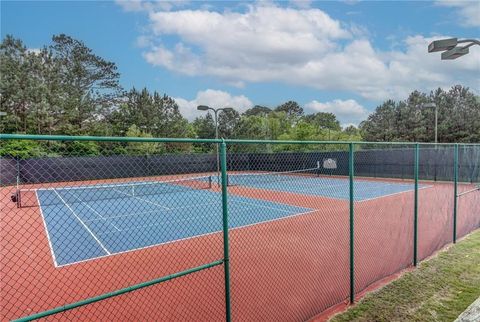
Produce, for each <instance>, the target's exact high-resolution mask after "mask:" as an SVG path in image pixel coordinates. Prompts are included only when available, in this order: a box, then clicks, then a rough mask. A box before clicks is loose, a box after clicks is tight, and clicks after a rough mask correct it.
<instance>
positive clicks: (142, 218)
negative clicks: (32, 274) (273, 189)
mask: <svg viewBox="0 0 480 322" xmlns="http://www.w3.org/2000/svg"><path fill="white" fill-rule="evenodd" d="M210 182H211V180H210V178H209V177H198V178H194V179H183V180H172V181H166V182H144V183H140V182H136V183H129V184H109V185H92V186H80V187H78V186H77V187H63V188H51V189H39V190H36V194H37V197H38V203H39V205H40V207H41V213H42V216H43V219H44V224H45V228H46V231H47V234H48V238H49V241H50V247H51V251H52V256H53V259H54V262H55V265H56V266H64V265H68V264H73V263H76V262H80V261H85V260H90V259H95V258H100V257H105V256H109V255H114V254H119V253H124V252H128V251H133V250H138V249H142V248H146V247H150V246H154V245H160V244H165V243H171V242H175V241H179V240H183V239H187V238H194V237H199V236H204V235H208V234H213V233H216V232H220V231H221V229H222V199H221V194H220V193H219V192H216V191H212V190H209V188H210V186H209V184H210ZM26 193H27V192H23V194H26ZM229 211H230V212H231V214H232V215H231V219H230V227H231V228H238V227H244V226H249V225H253V224H258V223H262V222H267V221H271V220H278V219H282V218H285V217H289V216H292V215H301V214H305V213H308V212H310V211H311V209H308V208H301V207H294V206H290V205H286V204H281V203H275V202H269V201H264V200H258V199H252V198H246V197H241V196H230V198H229Z"/></svg>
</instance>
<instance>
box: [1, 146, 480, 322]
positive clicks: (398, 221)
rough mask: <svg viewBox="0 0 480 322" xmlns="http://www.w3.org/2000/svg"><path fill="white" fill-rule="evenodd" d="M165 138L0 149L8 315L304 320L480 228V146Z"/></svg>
mask: <svg viewBox="0 0 480 322" xmlns="http://www.w3.org/2000/svg"><path fill="white" fill-rule="evenodd" d="M160 141H161V140H160ZM167 141H168V140H165V141H164V142H145V141H141V140H140V141H138V142H131V141H130V142H128V141H124V142H103V141H98V142H97V141H70V140H63V141H62V140H54V141H53V140H50V141H49V140H46V139H38V140H35V141H25V142H29V145H30V146H37V147H38V149H39V151H37V153H36V154H35V155H26V154H25V153H24V152H25V151H23V150H22V149H21V147H22V144H18V146H19V149H18V150H16V151H15V150H13V151H12V150H9V151H10V152H8V153H3V155H2V156H1V157H0V170H1V171H0V183H1V189H0V191H1V193H0V198H1V201H2V216H1V218H0V220H1V249H2V256H1V258H0V264H1V268H0V269H1V275H2V288H1V296H0V297H1V306H2V320H3V319H4V320H12V319H17V318H21V317H28V316H32V315H33V314H36V313H41V312H44V311H46V310H52V309H56V308H59V307H60V308H61V307H62V306H65V305H69V304H72V303H77V302H79V301H80V302H81V301H88V300H89V299H91V298H94V297H99V296H103V295H105V294H107V295H109V294H110V295H109V296H106V297H105V298H104V299H102V300H101V301H97V302H94V303H91V304H87V305H80V306H78V307H77V308H74V309H71V310H65V311H62V310H61V309H60V310H59V311H60V312H59V313H56V314H53V315H50V316H48V317H47V318H46V319H47V320H76V319H81V320H157V321H187V320H202V321H205V320H208V321H222V320H225V319H226V318H227V314H226V312H228V307H229V306H228V296H227V295H228V294H230V298H231V317H232V320H234V321H237V320H238V321H270V320H275V321H304V320H308V319H311V318H312V317H314V316H315V315H317V314H320V313H322V312H323V311H324V310H326V309H328V308H329V307H331V306H333V305H336V304H339V303H342V302H346V301H348V300H349V297H350V296H353V295H355V294H359V293H361V292H362V291H363V290H365V289H368V288H369V286H371V285H372V284H374V283H375V282H377V281H380V280H382V279H383V278H386V277H388V276H391V275H392V274H394V273H396V272H399V271H401V270H402V269H404V268H406V267H408V266H410V265H412V263H413V261H414V252H415V249H416V250H417V251H418V258H419V259H424V258H426V257H428V256H430V255H431V254H433V253H434V252H435V251H437V250H438V249H440V248H442V247H443V246H444V245H446V244H448V243H450V242H452V240H453V238H454V218H456V224H457V226H456V237H458V238H460V237H462V236H464V235H466V234H468V233H469V232H471V231H472V230H474V229H477V228H479V227H480V190H478V189H479V186H478V184H479V182H480V145H474V144H472V145H457V146H458V163H457V161H456V160H455V151H456V150H455V145H453V144H452V145H446V144H442V145H433V144H432V145H428V144H420V145H415V144H399V143H391V144H385V143H378V144H373V143H355V144H349V143H338V144H331V143H322V142H315V143H301V142H296V143H294V142H273V141H271V142H266V143H258V142H239V141H234V140H232V141H227V144H226V148H227V151H226V164H224V165H225V166H226V168H227V172H219V171H218V169H220V168H221V167H220V166H219V164H217V162H219V161H218V160H222V158H219V157H217V155H216V154H215V151H216V147H215V145H216V144H215V143H214V142H212V141H209V142H206V143H204V142H202V141H199V140H191V141H190V142H167ZM4 142H5V141H1V142H0V144H3V143H4ZM85 142H88V143H85ZM217 142H219V141H217ZM30 143H31V144H30ZM92 145H95V149H93V150H92V148H91V146H92ZM86 146H88V147H89V149H86V148H85V147H86ZM417 147H418V150H416V149H417ZM350 148H353V150H352V154H353V160H351V159H350V150H349V149H350ZM220 150H221V151H222V149H220ZM4 151H5V150H4ZM92 151H93V152H92ZM416 151H418V159H419V163H418V164H416V161H415V155H416ZM351 161H353V164H352V163H351ZM455 164H457V170H458V172H457V174H455ZM351 165H352V166H353V173H351V170H350V166H351ZM417 166H418V168H417V169H418V179H419V180H418V190H417V191H415V173H416V172H415V169H416V167H417ZM222 177H223V178H224V179H225V182H227V185H226V191H227V193H226V194H224V195H223V196H222V186H221V182H222V181H221V179H222ZM351 179H353V180H352V181H351ZM455 180H456V181H458V184H457V185H455ZM351 188H352V191H353V194H351V193H350V191H351ZM455 191H456V193H457V196H455ZM416 194H417V195H418V199H417V201H418V207H417V208H416V204H417V203H416V202H415V195H416ZM222 197H226V198H227V203H226V204H223V203H222ZM455 200H456V203H455ZM455 204H456V208H455ZM224 205H225V207H226V208H223V206H224ZM351 205H352V207H351ZM415 209H417V210H418V211H417V212H415ZM225 210H226V211H227V212H228V216H227V217H226V215H227V212H226V211H225ZM415 214H416V215H417V218H418V221H417V226H415ZM351 216H353V217H351ZM455 216H456V217H455ZM225 218H228V236H229V238H228V239H225V238H224V234H223V232H224V231H223V227H224V226H223V225H224V221H223V220H224V219H225ZM351 219H353V226H351V221H350V220H351ZM415 227H417V230H416V231H417V232H418V239H417V243H415ZM351 229H353V239H351V235H350V233H351ZM225 232H227V231H225ZM416 245H417V248H415V246H416ZM226 246H230V252H228V251H227V249H228V247H226ZM351 255H353V262H352V261H351V259H352V258H351V257H350V256H351ZM225 263H230V268H228V265H226V264H225ZM352 270H353V271H352ZM228 273H229V277H230V283H227V282H226V277H227V275H228ZM351 273H353V275H350V274H351ZM350 276H351V277H352V279H350ZM160 280H161V281H160ZM152 281H156V282H155V283H152ZM157 281H158V282H157ZM352 281H353V283H354V284H353V289H352V288H351V286H352V285H351V282H352ZM147 284H148V285H147ZM139 285H143V286H141V287H142V288H139V287H138V289H137V288H136V287H137V286H139ZM133 288H135V289H133ZM119 290H123V291H125V290H126V291H125V292H122V294H119V295H115V296H113V295H112V294H111V293H112V292H117V291H119ZM352 291H353V293H351V292H352ZM84 304H85V303H84Z"/></svg>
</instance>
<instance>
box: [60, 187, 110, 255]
mask: <svg viewBox="0 0 480 322" xmlns="http://www.w3.org/2000/svg"><path fill="white" fill-rule="evenodd" d="M55 193H56V194H57V196H58V197H59V198H60V200H62V202H63V203H64V204H65V206H67V208H68V209H69V210H70V211H71V212H72V214H73V215H74V216H75V218H77V220H78V221H80V223H81V224H82V225H83V227H85V229H86V230H87V232H89V233H90V235H92V237H93V238H94V239H95V241H96V242H97V243H98V244H99V245H100V247H102V249H103V250H104V251H105V252H106V253H107V254H109V255H110V254H111V253H110V251H109V250H108V249H107V247H105V245H103V243H102V242H101V241H100V240H99V239H98V238H97V236H95V234H94V233H93V232H92V230H91V229H90V228H89V227H88V226H87V224H85V223H84V222H83V220H82V219H81V218H80V217H78V215H77V214H76V213H75V211H74V210H73V209H72V208H71V207H70V206H69V205H68V204H67V203H66V202H65V200H64V199H63V198H62V196H60V194H59V193H58V192H57V191H56V190H55Z"/></svg>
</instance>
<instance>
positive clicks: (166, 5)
mask: <svg viewBox="0 0 480 322" xmlns="http://www.w3.org/2000/svg"><path fill="white" fill-rule="evenodd" d="M115 2H116V3H117V4H118V5H119V6H120V7H122V9H123V10H125V11H127V12H141V11H145V12H150V11H154V10H163V11H169V10H172V9H173V8H175V7H183V6H185V5H187V4H188V3H189V1H187V0H174V1H165V0H153V1H144V0H115Z"/></svg>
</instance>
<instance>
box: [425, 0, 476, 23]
mask: <svg viewBox="0 0 480 322" xmlns="http://www.w3.org/2000/svg"><path fill="white" fill-rule="evenodd" d="M435 3H436V4H437V5H439V6H443V7H450V8H455V9H457V10H456V11H457V14H458V15H459V16H460V21H459V22H460V24H461V25H463V26H466V27H480V2H479V1H476V0H471V1H465V0H464V1H458V0H443V1H436V2H435Z"/></svg>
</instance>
